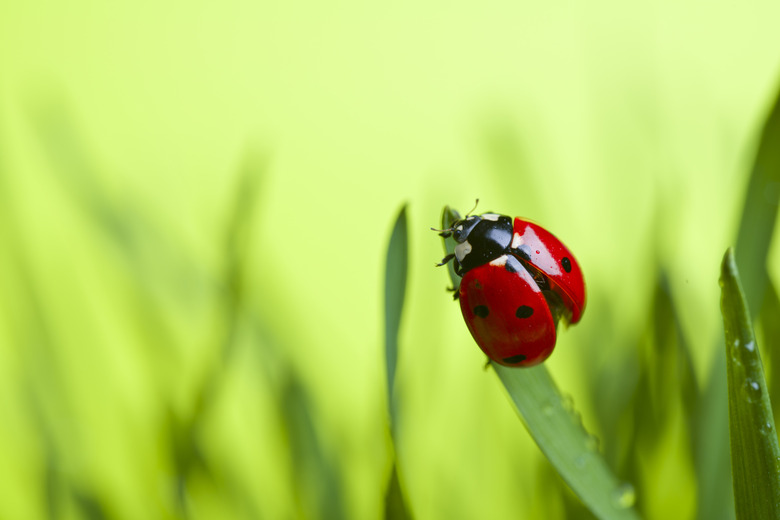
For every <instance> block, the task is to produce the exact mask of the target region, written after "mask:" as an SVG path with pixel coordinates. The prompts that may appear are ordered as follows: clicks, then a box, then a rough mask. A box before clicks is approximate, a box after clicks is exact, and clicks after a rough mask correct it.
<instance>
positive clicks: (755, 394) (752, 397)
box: [742, 379, 761, 403]
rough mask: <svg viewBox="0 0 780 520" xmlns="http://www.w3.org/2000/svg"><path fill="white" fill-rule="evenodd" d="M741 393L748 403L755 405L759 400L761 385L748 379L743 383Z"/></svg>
mask: <svg viewBox="0 0 780 520" xmlns="http://www.w3.org/2000/svg"><path fill="white" fill-rule="evenodd" d="M742 393H743V394H744V395H745V399H747V401H748V402H749V403H755V402H756V401H758V400H759V399H761V385H759V384H758V383H757V382H756V381H753V380H752V379H748V380H747V381H745V384H743V385H742Z"/></svg>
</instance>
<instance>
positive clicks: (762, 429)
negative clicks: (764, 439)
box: [758, 423, 774, 435]
mask: <svg viewBox="0 0 780 520" xmlns="http://www.w3.org/2000/svg"><path fill="white" fill-rule="evenodd" d="M758 431H759V433H761V435H770V434H771V433H772V432H773V431H774V428H773V427H772V424H771V423H764V424H762V425H761V426H759V428H758Z"/></svg>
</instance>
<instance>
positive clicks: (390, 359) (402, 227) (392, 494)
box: [385, 204, 411, 520]
mask: <svg viewBox="0 0 780 520" xmlns="http://www.w3.org/2000/svg"><path fill="white" fill-rule="evenodd" d="M406 208H407V205H406V204H404V205H403V206H402V207H401V210H400V211H399V212H398V217H397V218H396V220H395V224H394V225H393V231H392V233H391V234H390V242H389V243H388V246H387V262H386V266H385V362H386V370H387V409H388V414H389V420H390V437H391V440H392V442H393V454H392V456H393V465H392V468H391V473H390V480H389V482H388V485H387V490H386V493H385V518H387V519H399V520H403V519H407V518H411V515H410V514H409V509H408V507H407V505H406V501H405V499H404V494H403V489H402V487H401V482H400V479H399V476H398V463H397V457H396V454H395V442H396V427H397V414H398V403H397V400H396V398H395V372H396V367H397V365H398V332H399V329H400V327H401V314H402V312H403V306H404V298H405V295H406V278H407V273H408V264H409V237H408V230H407V217H406Z"/></svg>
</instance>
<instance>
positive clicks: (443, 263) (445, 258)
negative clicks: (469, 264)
mask: <svg viewBox="0 0 780 520" xmlns="http://www.w3.org/2000/svg"><path fill="white" fill-rule="evenodd" d="M453 258H455V253H450V254H448V255H447V256H445V257H444V258H442V259H441V262H440V263H438V264H436V267H441V266H443V265H447V263H448V262H449V261H450V260H452V259H453Z"/></svg>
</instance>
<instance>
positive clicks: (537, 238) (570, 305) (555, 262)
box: [510, 217, 585, 325]
mask: <svg viewBox="0 0 780 520" xmlns="http://www.w3.org/2000/svg"><path fill="white" fill-rule="evenodd" d="M510 247H511V249H512V250H518V251H520V253H521V257H524V259H525V260H526V261H527V262H528V264H530V267H531V268H532V269H533V268H535V269H537V270H539V271H540V272H541V274H542V275H543V276H544V277H545V278H546V279H547V280H548V282H549V283H550V289H551V290H552V291H553V292H555V293H556V294H558V296H560V297H561V299H562V300H563V304H564V306H565V307H566V308H567V309H568V310H569V311H570V312H571V317H570V318H569V323H571V324H572V325H573V324H575V323H577V322H578V321H580V317H581V316H582V311H584V310H585V280H584V278H583V277H582V271H581V270H580V266H579V264H578V263H577V261H576V260H575V259H574V255H572V254H571V251H569V249H568V248H567V247H566V246H565V245H563V243H562V242H561V241H560V240H558V239H557V238H556V237H555V236H554V235H553V234H552V233H550V232H549V231H547V230H546V229H544V228H543V227H541V226H539V225H538V224H534V223H533V222H529V221H527V220H524V219H521V218H519V217H517V218H515V222H514V226H513V236H512V244H511V246H510Z"/></svg>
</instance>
